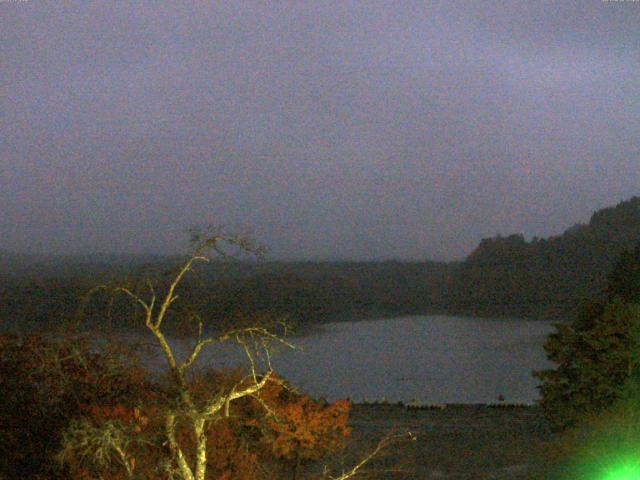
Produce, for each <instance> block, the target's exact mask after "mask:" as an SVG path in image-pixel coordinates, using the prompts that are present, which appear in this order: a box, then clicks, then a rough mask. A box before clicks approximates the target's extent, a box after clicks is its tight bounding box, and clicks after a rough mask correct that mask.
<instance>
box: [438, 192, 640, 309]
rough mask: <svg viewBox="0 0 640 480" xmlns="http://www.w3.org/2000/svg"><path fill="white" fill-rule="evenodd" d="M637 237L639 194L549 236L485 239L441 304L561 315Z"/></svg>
mask: <svg viewBox="0 0 640 480" xmlns="http://www.w3.org/2000/svg"><path fill="white" fill-rule="evenodd" d="M638 239H640V197H633V198H631V199H630V200H627V201H624V202H621V203H619V204H618V205H616V206H615V207H610V208H605V209H602V210H599V211H597V212H595V213H594V214H593V215H592V217H591V220H590V221H589V223H588V224H587V225H581V224H578V225H574V226H573V227H571V228H569V229H568V230H566V231H565V232H564V233H563V234H562V235H559V236H555V237H550V238H548V239H537V238H534V239H533V240H532V241H529V242H527V241H525V239H524V237H523V236H522V235H510V236H507V237H496V238H490V239H484V240H482V242H480V244H479V245H478V247H477V248H476V249H475V250H474V251H473V252H472V253H471V254H470V255H469V256H468V257H467V259H466V260H465V261H464V262H463V263H462V264H460V265H459V266H457V267H456V268H455V271H454V272H452V274H451V277H450V278H449V288H448V298H447V300H446V304H447V306H448V307H449V308H451V309H453V310H459V311H465V312H472V313H476V314H489V315H492V314H501V315H516V316H534V317H557V316H564V315H565V314H567V313H571V312H573V311H574V310H575V308H576V307H577V306H578V305H579V304H580V303H581V302H582V301H583V300H585V299H587V298H589V297H591V296H592V295H593V294H594V293H596V292H599V291H601V290H602V289H603V288H604V287H605V285H606V279H607V275H608V273H609V272H610V271H611V268H612V266H613V264H614V263H615V261H616V259H617V258H618V257H619V255H620V254H621V252H622V251H623V250H625V249H630V248H632V247H633V246H634V245H635V243H636V242H637V241H638Z"/></svg>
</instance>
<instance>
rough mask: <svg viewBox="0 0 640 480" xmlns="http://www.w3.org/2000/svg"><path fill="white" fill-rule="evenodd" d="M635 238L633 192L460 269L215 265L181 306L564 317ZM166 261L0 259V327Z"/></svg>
mask: <svg viewBox="0 0 640 480" xmlns="http://www.w3.org/2000/svg"><path fill="white" fill-rule="evenodd" d="M638 238H640V197H634V198H631V199H630V200H628V201H625V202H621V203H620V204H618V205H617V206H615V207H611V208H606V209H603V210H599V211H597V212H595V213H594V214H593V216H592V217H591V220H590V221H589V223H588V224H587V225H574V226H573V227H571V228H569V229H568V230H567V231H566V232H564V233H563V234H562V235H559V236H555V237H550V238H547V239H537V238H534V239H533V240H532V241H526V240H525V239H524V237H523V236H522V235H510V236H506V237H500V236H498V237H495V238H489V239H484V240H482V242H480V244H479V245H478V247H477V248H476V249H475V250H474V251H473V252H472V253H471V254H470V255H469V256H468V257H467V258H466V259H465V260H464V261H462V262H452V263H440V262H401V261H386V262H264V261H263V262H258V263H255V262H242V261H236V262H214V263H212V264H210V265H208V266H207V267H206V268H202V269H201V270H200V272H199V276H198V277H197V278H192V279H190V280H189V283H188V285H187V287H188V289H189V293H190V294H191V297H190V304H191V305H196V304H197V308H201V309H206V311H207V313H208V314H209V315H212V316H214V317H217V318H224V317H227V316H229V315H230V314H231V315H245V316H247V315H254V314H261V313H269V314H270V315H277V316H286V317H289V318H290V319H291V320H292V321H296V322H297V323H299V325H300V326H301V327H305V326H308V325H309V324H311V323H313V322H315V321H333V320H341V319H354V318H365V317H367V318H371V317H375V316H398V315H409V314H433V313H448V314H465V315H467V314H468V315H479V316H512V317H518V318H523V317H528V318H545V319H549V318H558V319H566V318H571V317H572V316H573V315H574V314H575V313H576V312H577V311H578V310H579V306H580V305H582V304H583V303H584V302H585V301H587V300H589V299H591V298H592V297H593V296H594V295H596V294H597V293H598V292H600V291H601V290H602V289H603V288H604V287H605V285H606V282H607V274H608V272H609V271H610V270H611V268H612V267H613V265H614V262H615V260H616V259H617V258H618V257H619V255H620V254H621V253H622V252H623V251H624V250H625V249H629V248H632V247H633V245H634V244H635V242H636V241H637V240H638ZM177 260H178V259H176V258H167V257H156V256H147V257H127V256H99V255H98V256H92V257H68V258H64V257H46V256H45V257H37V256H28V255H13V254H8V253H4V254H2V253H1V252H0V320H2V321H3V322H4V323H5V324H6V323H7V322H8V323H12V322H15V321H16V319H20V320H19V321H20V322H23V321H24V320H25V319H29V321H30V322H32V323H39V322H42V321H46V320H47V319H50V318H60V316H61V315H62V316H65V315H70V314H71V313H72V312H74V311H76V309H77V307H78V301H79V296H78V292H85V291H87V290H89V289H90V288H92V287H93V286H94V285H95V284H96V282H98V281H102V280H108V279H111V278H121V277H122V276H123V275H127V276H129V277H131V278H135V277H139V276H140V275H141V274H142V273H145V274H146V273H148V272H149V271H150V270H154V271H156V272H157V273H158V274H160V275H161V274H163V273H167V271H170V269H171V268H172V267H173V266H174V265H175V264H176V261H177ZM194 308H195V307H194Z"/></svg>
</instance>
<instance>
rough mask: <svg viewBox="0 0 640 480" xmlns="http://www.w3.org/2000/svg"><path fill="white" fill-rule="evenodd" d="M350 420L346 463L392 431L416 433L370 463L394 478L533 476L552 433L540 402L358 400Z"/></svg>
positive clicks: (488, 479) (466, 479) (383, 475)
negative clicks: (409, 404)
mask: <svg viewBox="0 0 640 480" xmlns="http://www.w3.org/2000/svg"><path fill="white" fill-rule="evenodd" d="M351 426H352V428H353V432H352V440H351V442H352V443H351V445H350V448H349V449H348V451H349V452H350V453H349V455H350V456H351V455H353V457H350V458H343V459H342V461H343V462H344V465H349V464H352V463H351V462H352V461H353V459H354V458H357V457H358V456H359V457H360V458H362V455H363V454H365V453H366V452H367V451H370V450H371V448H372V447H374V446H375V444H376V442H377V440H379V439H380V438H382V437H384V436H385V435H387V434H389V433H390V432H393V433H396V434H399V433H402V432H408V431H410V432H412V433H413V434H414V435H415V436H416V440H414V441H410V440H407V441H405V442H402V443H399V444H396V445H394V446H392V447H390V448H388V449H387V453H386V454H385V455H382V456H380V457H379V458H378V459H377V461H375V462H373V463H372V465H371V468H370V470H372V473H376V475H375V478H385V479H396V480H400V479H425V480H431V479H433V480H436V479H440V480H443V479H446V480H454V479H455V480H507V479H509V480H524V479H535V478H536V477H535V474H534V473H533V469H534V461H535V460H536V459H538V457H537V456H536V455H537V453H538V452H539V450H540V448H541V446H542V442H543V441H544V440H548V438H549V430H548V428H547V426H546V424H545V422H544V419H543V417H542V412H541V411H540V409H539V408H538V407H511V406H509V407H507V406H503V407H489V406H483V405H448V406H447V407H446V408H444V409H433V408H432V409H409V408H406V407H403V406H401V405H354V407H353V410H352V414H351ZM385 472H386V473H385ZM372 477H373V475H372Z"/></svg>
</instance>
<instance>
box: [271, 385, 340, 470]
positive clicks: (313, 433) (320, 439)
mask: <svg viewBox="0 0 640 480" xmlns="http://www.w3.org/2000/svg"><path fill="white" fill-rule="evenodd" d="M275 385H277V386H278V387H279V388H280V389H281V392H280V393H279V394H277V395H276V397H275V398H276V401H275V402H274V404H272V408H273V410H274V412H275V418H270V419H269V420H268V421H267V425H268V426H269V428H270V429H271V431H272V433H271V437H272V441H271V448H272V450H273V453H274V454H276V455H277V456H280V457H283V458H287V459H292V458H297V459H309V460H318V459H320V458H322V457H323V456H324V455H326V454H328V453H331V452H334V451H336V450H339V449H340V448H342V447H343V446H344V442H345V440H346V438H348V436H349V434H350V432H351V430H350V428H349V427H348V425H347V422H348V419H349V410H350V408H351V403H350V402H348V401H338V402H335V403H333V404H327V403H320V402H316V401H314V400H312V399H311V398H310V397H308V396H306V395H299V394H291V393H289V392H287V394H284V395H283V394H282V393H283V390H284V388H283V387H282V385H281V384H275ZM265 393H266V394H267V395H269V393H271V392H265ZM271 395H273V393H271Z"/></svg>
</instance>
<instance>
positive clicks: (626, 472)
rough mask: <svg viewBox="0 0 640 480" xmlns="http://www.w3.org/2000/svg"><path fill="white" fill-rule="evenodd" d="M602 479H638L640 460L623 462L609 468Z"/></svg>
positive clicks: (639, 478) (639, 476) (639, 477)
mask: <svg viewBox="0 0 640 480" xmlns="http://www.w3.org/2000/svg"><path fill="white" fill-rule="evenodd" d="M602 480H640V462H639V461H634V462H624V463H622V464H621V465H618V466H616V467H613V468H610V469H608V472H607V474H606V475H605V477H604V478H603V479H602Z"/></svg>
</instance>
